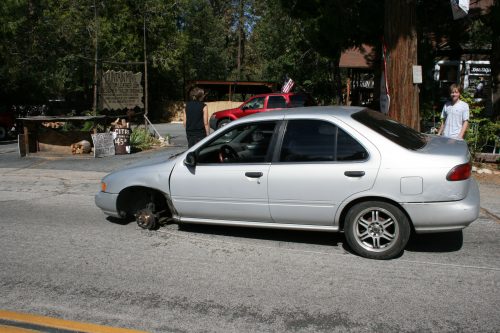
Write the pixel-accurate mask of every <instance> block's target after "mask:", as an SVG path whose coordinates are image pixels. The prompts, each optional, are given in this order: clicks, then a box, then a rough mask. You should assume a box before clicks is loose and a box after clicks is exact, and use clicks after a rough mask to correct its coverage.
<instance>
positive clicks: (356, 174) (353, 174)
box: [344, 171, 365, 177]
mask: <svg viewBox="0 0 500 333" xmlns="http://www.w3.org/2000/svg"><path fill="white" fill-rule="evenodd" d="M344 175H345V176H347V177H363V176H364V175H365V172H364V171H346V172H344Z"/></svg>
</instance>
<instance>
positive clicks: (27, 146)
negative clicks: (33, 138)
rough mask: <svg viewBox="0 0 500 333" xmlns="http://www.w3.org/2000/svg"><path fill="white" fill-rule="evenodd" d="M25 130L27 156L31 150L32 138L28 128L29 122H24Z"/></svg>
mask: <svg viewBox="0 0 500 333" xmlns="http://www.w3.org/2000/svg"><path fill="white" fill-rule="evenodd" d="M23 130H24V147H25V149H26V156H28V154H29V152H30V140H29V139H30V138H29V130H28V124H26V123H25V122H23Z"/></svg>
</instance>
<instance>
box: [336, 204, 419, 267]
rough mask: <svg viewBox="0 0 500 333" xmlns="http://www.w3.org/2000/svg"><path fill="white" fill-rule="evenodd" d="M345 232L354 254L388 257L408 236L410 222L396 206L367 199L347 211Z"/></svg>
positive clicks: (368, 256) (399, 251)
mask: <svg viewBox="0 0 500 333" xmlns="http://www.w3.org/2000/svg"><path fill="white" fill-rule="evenodd" d="M344 232H345V236H346V240H347V243H348V244H349V246H351V248H352V249H353V250H354V252H356V253H357V254H359V255H361V256H363V257H366V258H372V259H391V258H394V257H395V256H397V255H398V254H400V253H401V252H402V251H403V250H404V248H405V246H406V243H408V239H409V238H410V223H409V221H408V218H407V217H406V215H405V214H404V213H403V212H402V211H401V210H400V209H399V208H398V207H396V206H394V205H392V204H389V203H386V202H379V201H367V202H362V203H359V204H357V205H355V206H353V207H352V208H351V209H350V210H349V212H348V213H347V215H346V221H345V228H344Z"/></svg>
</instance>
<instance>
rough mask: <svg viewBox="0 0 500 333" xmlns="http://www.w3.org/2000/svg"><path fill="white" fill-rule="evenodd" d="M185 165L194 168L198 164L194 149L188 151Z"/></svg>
mask: <svg viewBox="0 0 500 333" xmlns="http://www.w3.org/2000/svg"><path fill="white" fill-rule="evenodd" d="M184 165H186V166H188V167H192V168H194V167H195V166H196V153H195V152H194V151H190V152H189V153H187V155H186V158H185V159H184Z"/></svg>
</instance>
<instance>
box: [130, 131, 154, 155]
mask: <svg viewBox="0 0 500 333" xmlns="http://www.w3.org/2000/svg"><path fill="white" fill-rule="evenodd" d="M157 143H158V140H157V139H155V137H154V136H152V135H151V133H150V132H149V131H148V130H147V129H146V128H145V127H137V128H136V129H134V130H133V131H132V133H131V134H130V145H131V146H132V149H134V148H135V149H137V150H147V149H151V147H152V146H154V145H155V144H157Z"/></svg>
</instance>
